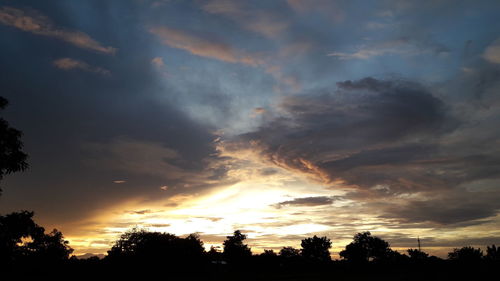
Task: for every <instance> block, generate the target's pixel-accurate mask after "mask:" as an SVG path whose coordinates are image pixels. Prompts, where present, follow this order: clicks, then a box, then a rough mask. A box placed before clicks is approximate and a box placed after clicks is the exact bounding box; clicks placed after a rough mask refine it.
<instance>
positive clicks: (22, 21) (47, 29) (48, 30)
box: [0, 7, 117, 54]
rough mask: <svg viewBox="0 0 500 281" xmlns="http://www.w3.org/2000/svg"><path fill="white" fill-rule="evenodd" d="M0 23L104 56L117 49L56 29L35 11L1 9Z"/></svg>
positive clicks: (72, 32)
mask: <svg viewBox="0 0 500 281" xmlns="http://www.w3.org/2000/svg"><path fill="white" fill-rule="evenodd" d="M0 23H2V24H5V25H8V26H12V27H15V28H17V29H20V30H23V31H26V32H31V33H33V34H37V35H42V36H47V37H52V38H56V39H59V40H62V41H66V42H68V43H71V44H73V45H75V46H77V47H79V48H82V49H89V50H92V51H96V52H99V53H104V54H114V53H115V52H116V50H117V49H116V48H113V47H109V46H108V47H105V46H103V45H102V44H101V43H99V42H97V41H96V40H94V39H93V38H91V37H90V36H89V35H87V34H86V33H83V32H80V31H72V30H66V29H64V28H59V27H56V26H54V25H53V24H52V22H51V21H50V19H49V18H47V17H46V16H44V15H42V14H41V13H39V12H37V11H34V10H28V11H25V10H20V9H17V8H12V7H2V8H0Z"/></svg>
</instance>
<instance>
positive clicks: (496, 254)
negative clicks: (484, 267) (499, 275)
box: [484, 245, 500, 262]
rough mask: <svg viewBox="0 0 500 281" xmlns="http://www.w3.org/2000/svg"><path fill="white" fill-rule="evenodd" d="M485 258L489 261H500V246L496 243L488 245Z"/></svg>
mask: <svg viewBox="0 0 500 281" xmlns="http://www.w3.org/2000/svg"><path fill="white" fill-rule="evenodd" d="M484 258H485V259H486V260H488V261H492V262H500V248H497V247H496V246H495V245H491V247H490V246H486V256H485V257H484Z"/></svg>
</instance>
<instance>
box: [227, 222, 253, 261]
mask: <svg viewBox="0 0 500 281" xmlns="http://www.w3.org/2000/svg"><path fill="white" fill-rule="evenodd" d="M226 238H227V239H226V240H224V243H223V245H224V258H225V259H226V260H227V261H228V262H230V263H238V262H243V261H244V260H246V259H247V258H249V257H251V256H252V251H251V250H250V248H248V246H247V245H246V244H243V241H245V239H246V238H247V236H246V235H244V234H242V233H241V231H239V230H236V231H235V232H234V234H233V236H227V237H226Z"/></svg>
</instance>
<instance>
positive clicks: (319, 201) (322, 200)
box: [275, 196, 335, 209]
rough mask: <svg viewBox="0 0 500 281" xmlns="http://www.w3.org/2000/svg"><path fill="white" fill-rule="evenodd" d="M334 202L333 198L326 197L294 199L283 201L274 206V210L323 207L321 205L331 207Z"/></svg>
mask: <svg viewBox="0 0 500 281" xmlns="http://www.w3.org/2000/svg"><path fill="white" fill-rule="evenodd" d="M334 200H335V198H334V197H328V196H317V197H302V198H295V199H293V200H288V201H283V202H279V203H277V204H275V206H276V208H278V209H279V208H281V207H284V206H306V207H313V206H323V205H331V204H332V203H333V201H334Z"/></svg>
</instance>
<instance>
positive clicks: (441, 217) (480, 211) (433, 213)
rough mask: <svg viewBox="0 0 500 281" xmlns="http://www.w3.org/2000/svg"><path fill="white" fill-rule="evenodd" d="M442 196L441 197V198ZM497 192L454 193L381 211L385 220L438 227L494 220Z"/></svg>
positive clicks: (497, 199)
mask: <svg viewBox="0 0 500 281" xmlns="http://www.w3.org/2000/svg"><path fill="white" fill-rule="evenodd" d="M443 195H444V196H443ZM498 202H500V194H499V193H498V192H463V191H460V190H456V191H454V192H448V193H445V194H441V195H440V197H439V198H433V199H428V200H418V201H417V200H408V201H406V202H404V204H401V205H396V206H390V207H386V208H384V212H385V215H383V216H382V217H385V218H398V219H399V221H401V222H403V223H419V222H431V223H435V224H438V225H449V224H460V223H462V225H461V226H466V225H464V224H463V222H470V221H475V222H476V223H478V224H480V223H487V222H488V221H487V220H486V221H477V220H480V219H485V218H488V217H492V216H495V214H496V213H497V211H498V210H499V209H500V203H498Z"/></svg>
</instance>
